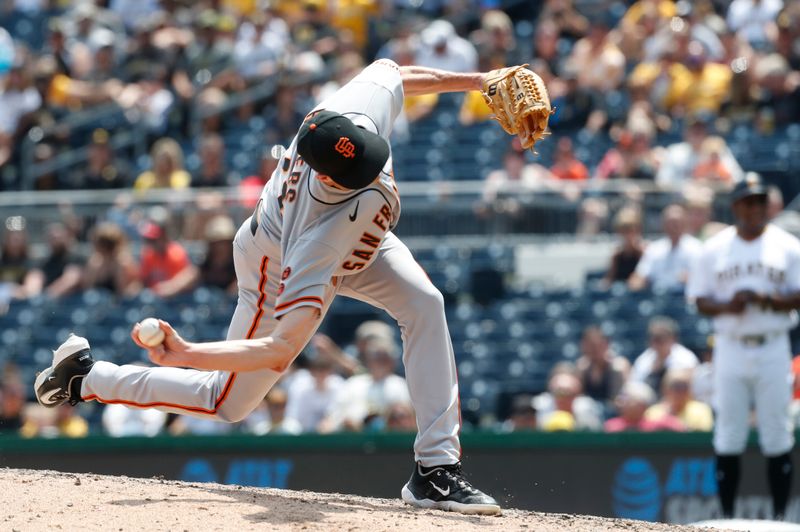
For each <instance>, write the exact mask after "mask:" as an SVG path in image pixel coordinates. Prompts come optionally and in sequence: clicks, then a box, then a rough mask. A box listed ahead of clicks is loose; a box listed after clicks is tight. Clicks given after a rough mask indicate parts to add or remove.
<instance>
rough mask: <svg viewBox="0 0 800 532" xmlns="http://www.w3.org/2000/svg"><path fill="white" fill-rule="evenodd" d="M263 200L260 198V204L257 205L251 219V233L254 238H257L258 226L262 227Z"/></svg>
mask: <svg viewBox="0 0 800 532" xmlns="http://www.w3.org/2000/svg"><path fill="white" fill-rule="evenodd" d="M262 201H263V198H259V200H258V203H256V209H255V210H254V211H253V216H251V217H250V232H251V233H252V234H253V236H256V233H258V226H259V225H261V202H262Z"/></svg>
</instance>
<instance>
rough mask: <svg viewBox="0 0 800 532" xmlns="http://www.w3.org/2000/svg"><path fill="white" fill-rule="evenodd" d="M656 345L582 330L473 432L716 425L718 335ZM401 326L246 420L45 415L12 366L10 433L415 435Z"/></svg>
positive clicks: (327, 343) (675, 331)
mask: <svg viewBox="0 0 800 532" xmlns="http://www.w3.org/2000/svg"><path fill="white" fill-rule="evenodd" d="M647 342H648V343H647V345H645V346H642V348H643V351H642V352H641V353H640V354H639V355H638V356H637V357H635V359H634V360H633V362H632V363H631V362H630V361H629V360H628V359H627V358H625V357H622V356H620V355H618V354H617V353H615V352H614V350H613V348H612V344H611V342H610V340H609V338H608V337H607V336H606V335H605V334H604V333H603V331H602V329H601V328H600V327H599V326H595V325H590V326H588V327H587V328H586V329H585V330H584V331H583V333H582V336H581V342H580V356H579V357H578V358H577V359H576V360H575V361H574V362H560V363H557V364H556V365H555V366H554V367H553V368H552V370H551V372H550V376H549V379H548V382H547V388H546V390H545V391H543V392H542V393H539V394H527V393H523V394H517V395H514V396H513V397H510V398H509V401H508V403H509V404H508V406H507V408H505V409H504V411H503V412H502V413H501V414H500V415H499V416H497V415H493V414H488V415H485V417H484V418H483V419H480V420H475V422H467V425H466V426H465V427H464V428H465V430H476V429H482V430H493V431H497V432H503V433H505V432H524V431H545V432H556V431H595V432H609V433H611V432H621V431H643V432H649V431H677V432H684V431H710V430H711V429H712V427H713V423H714V416H713V404H712V399H711V397H712V393H711V392H712V390H711V387H712V380H711V362H710V361H711V349H712V348H713V345H711V344H712V342H713V341H712V340H709V345H707V346H705V347H704V348H703V349H701V350H699V352H697V353H695V352H693V351H691V350H690V349H688V348H687V347H685V346H684V345H682V344H681V343H680V330H679V328H678V324H677V322H675V320H673V319H671V318H668V317H665V316H656V317H654V318H652V319H651V320H650V322H649V325H648V327H647ZM400 356H401V348H400V345H399V344H398V342H397V334H396V331H395V328H394V327H392V326H390V325H388V324H387V323H385V322H383V321H366V322H363V323H362V324H361V325H360V326H359V327H358V328H357V329H356V330H355V333H354V336H353V338H352V341H351V343H349V344H348V345H346V346H344V347H340V346H338V345H337V344H336V343H334V342H333V341H332V340H331V339H330V338H329V337H327V336H325V335H324V334H317V335H316V336H314V338H313V339H312V342H311V345H310V347H309V348H307V349H306V350H305V351H304V353H303V354H302V355H301V357H300V359H298V361H297V362H296V363H295V364H294V365H293V366H292V368H291V369H290V371H289V372H288V373H287V374H285V375H284V377H283V378H282V379H281V380H280V381H279V383H278V384H277V385H276V386H275V387H274V388H273V389H272V390H270V392H269V393H268V394H267V395H266V397H264V400H263V401H262V403H261V404H260V405H259V407H258V408H256V410H254V411H253V413H252V414H250V415H249V416H248V417H247V418H246V419H244V420H243V421H241V422H239V423H236V424H226V423H218V422H215V421H211V420H206V419H202V418H195V417H191V416H180V415H173V414H169V415H168V414H165V413H163V412H159V411H156V410H140V409H132V408H128V407H125V406H123V405H97V404H91V405H82V406H80V407H78V408H75V407H72V406H69V405H64V406H61V407H59V408H57V409H55V410H47V409H45V408H43V407H41V406H39V405H37V404H35V403H27V402H26V393H25V387H24V383H23V382H22V380H21V379H20V376H19V373H18V372H17V370H16V369H15V368H14V366H13V365H11V364H8V365H7V366H6V367H5V368H4V371H3V378H2V382H0V434H2V433H17V434H20V435H22V436H23V437H36V436H40V437H55V436H64V437H83V436H87V435H89V434H90V433H93V434H107V435H110V436H115V437H121V436H156V435H160V434H168V435H184V434H195V435H220V434H233V433H239V434H255V435H264V434H303V433H319V434H327V433H332V432H342V431H344V432H408V433H411V432H415V431H416V420H415V414H414V409H413V407H412V405H411V401H410V399H409V393H408V388H407V386H406V381H405V379H404V378H403V377H402V376H401V375H400V374H399V371H400V369H401V368H402V365H401V363H400ZM793 366H794V369H793V371H794V378H795V383H796V385H795V390H796V391H795V402H794V403H793V407H792V408H793V411H794V413H795V414H794V415H795V417H800V356H798V357H797V358H796V359H795V362H794V365H793Z"/></svg>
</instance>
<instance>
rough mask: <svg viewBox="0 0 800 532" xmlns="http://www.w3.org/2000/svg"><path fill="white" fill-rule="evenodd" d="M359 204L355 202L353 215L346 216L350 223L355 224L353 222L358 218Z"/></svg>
mask: <svg viewBox="0 0 800 532" xmlns="http://www.w3.org/2000/svg"><path fill="white" fill-rule="evenodd" d="M359 203H360V202H358V201H357V202H356V210H354V211H353V214H351V215H350V216H348V218H350V221H351V222H355V221H356V218H357V217H358V204H359Z"/></svg>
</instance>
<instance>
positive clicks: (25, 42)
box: [0, 0, 800, 194]
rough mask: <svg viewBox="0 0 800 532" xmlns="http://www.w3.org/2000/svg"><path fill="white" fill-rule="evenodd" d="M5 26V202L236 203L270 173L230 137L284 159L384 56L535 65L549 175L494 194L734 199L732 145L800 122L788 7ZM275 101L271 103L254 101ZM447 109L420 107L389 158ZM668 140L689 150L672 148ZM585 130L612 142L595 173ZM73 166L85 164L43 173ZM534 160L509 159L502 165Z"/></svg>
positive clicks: (798, 22)
mask: <svg viewBox="0 0 800 532" xmlns="http://www.w3.org/2000/svg"><path fill="white" fill-rule="evenodd" d="M0 22H2V23H3V28H5V29H2V30H0V172H2V177H3V180H2V186H3V188H6V189H13V188H36V189H66V188H79V189H80V188H129V187H133V188H135V189H136V190H138V191H140V192H143V191H145V190H148V189H151V188H185V187H189V186H193V187H224V186H237V185H239V184H240V182H241V181H242V179H244V178H245V177H247V176H248V175H250V174H257V173H258V172H257V167H258V164H259V160H258V158H259V157H258V154H257V153H256V154H255V155H254V154H253V152H254V151H256V152H257V151H258V150H252V149H251V150H249V151H248V150H243V151H239V150H241V148H242V146H240V145H238V143H236V140H238V139H237V135H236V132H239V133H241V132H245V131H253V132H254V133H255V144H254V145H253V146H250V148H253V147H258V146H271V145H273V144H280V143H282V144H286V143H287V142H288V141H289V140H290V139H291V137H292V136H293V134H294V132H295V131H296V128H297V127H298V124H299V122H300V120H301V119H302V117H303V116H304V115H305V113H306V112H307V110H308V109H310V108H311V106H312V105H313V104H314V103H316V102H318V101H320V100H321V99H323V98H325V97H326V96H327V95H329V94H331V92H333V91H335V90H336V89H337V88H338V87H340V86H341V85H342V84H344V83H346V82H347V81H348V80H349V79H350V78H352V76H353V75H354V74H355V73H357V72H358V71H359V70H360V69H361V68H362V67H363V66H364V65H365V64H368V63H369V62H370V61H372V60H373V59H375V58H377V57H390V58H392V59H394V60H395V61H397V62H398V63H399V64H412V63H415V64H420V65H424V66H430V67H437V68H445V69H450V70H456V71H474V70H489V69H492V68H496V67H500V66H505V65H509V64H517V63H523V62H527V63H530V64H531V68H533V69H534V70H535V71H536V72H537V73H539V74H540V75H541V76H542V77H543V78H544V81H545V83H546V85H547V87H548V88H549V92H550V96H551V100H552V103H553V105H554V106H555V108H556V114H555V115H554V116H553V117H552V119H551V129H552V131H553V133H554V134H555V135H556V137H555V139H554V140H552V141H551V142H553V144H554V147H553V148H552V150H549V151H552V152H553V153H552V158H550V157H549V156H548V158H549V159H550V160H549V161H548V162H547V164H546V165H541V164H532V165H528V166H525V165H521V164H520V162H518V161H516V162H515V161H513V160H507V161H506V164H505V169H504V170H503V171H501V172H500V173H496V174H495V175H492V176H491V178H490V179H489V182H490V183H488V184H487V186H488V188H489V189H491V190H493V191H496V190H497V189H502V188H503V187H504V185H505V184H506V183H504V181H510V182H514V183H511V184H515V183H516V185H519V186H524V187H541V186H543V185H546V186H550V187H559V188H570V187H569V186H568V185H572V186H575V185H576V183H577V184H579V183H580V182H585V181H598V180H599V181H603V180H608V179H614V178H629V179H639V180H646V181H653V182H655V183H657V184H658V185H660V186H665V187H675V186H678V185H680V184H681V183H684V182H687V181H702V182H707V183H711V184H712V185H714V186H717V187H721V188H725V187H726V186H729V185H730V184H731V183H732V182H735V181H737V180H740V179H741V178H742V175H743V171H742V168H741V167H740V165H739V164H738V163H737V161H736V159H735V157H734V156H733V154H732V153H731V150H730V149H729V147H728V146H727V144H726V140H725V135H726V134H727V133H729V132H730V131H731V130H732V129H733V128H734V127H735V126H736V125H737V124H746V125H747V126H748V127H749V128H750V129H751V130H756V131H759V132H761V133H763V134H766V135H769V134H771V133H772V132H773V131H775V130H776V129H777V128H783V127H785V126H787V125H789V124H796V123H798V121H799V120H800V103H798V102H800V98H798V96H800V72H798V68H800V45H798V42H800V40H798V36H799V35H800V29H799V28H800V3H799V2H797V1H795V0H787V1H783V0H769V1H753V0H734V1H722V0H698V1H693V2H689V1H686V0H682V1H678V2H673V1H671V0H639V1H636V2H630V1H628V2H625V1H622V0H591V1H590V0H584V1H575V2H573V1H572V0H544V1H539V2H522V1H505V2H502V1H499V0H439V1H432V2H427V1H426V2H406V1H404V0H382V1H381V0H362V1H358V2H355V1H349V0H301V1H297V2H289V1H282V0H204V1H192V2H188V1H185V0H159V1H157V0H146V1H133V0H72V1H69V0H10V1H8V2H4V3H3V6H2V7H0ZM265 84H268V85H269V84H271V85H270V86H271V87H272V90H271V91H270V92H269V93H268V94H267V96H263V95H262V96H260V97H258V96H253V97H249V96H246V95H247V94H250V92H252V91H251V89H254V88H258V87H262V86H264V85H265ZM437 100H438V98H437V97H435V96H432V97H414V98H409V99H408V100H407V101H406V105H405V112H404V113H403V116H402V117H401V119H400V120H399V123H398V125H397V127H396V131H395V135H396V138H395V141H397V142H398V143H400V145H402V141H403V139H407V136H408V124H409V123H413V122H417V121H419V120H422V119H424V118H425V117H426V116H427V115H428V114H429V113H430V112H431V111H432V110H434V109H435V108H436V106H437V105H438V102H437ZM92 111H96V112H97V113H98V114H97V115H96V116H97V117H100V118H97V119H96V120H94V121H93V120H86V121H75V120H74V118H75V117H76V116H83V117H85V116H92V114H91V113H92ZM103 113H105V114H103ZM489 119H490V112H489V109H488V107H486V105H485V103H484V102H483V99H482V98H481V96H480V95H479V94H478V93H477V92H474V93H469V94H467V95H466V96H465V97H464V98H463V101H461V103H460V109H459V110H458V121H459V122H460V124H462V126H465V127H466V126H469V125H471V124H475V123H478V122H485V121H488V120H489ZM106 123H107V124H108V125H109V128H108V131H105V130H104V131H102V132H100V133H97V132H94V129H96V128H91V127H88V126H87V124H90V125H102V124H106ZM131 126H135V127H136V132H137V135H140V136H143V137H144V138H145V139H146V144H147V146H148V147H149V155H148V156H145V157H139V158H137V160H129V159H130V151H125V150H124V149H123V150H122V153H121V154H115V150H116V149H117V146H120V145H125V143H124V142H123V141H122V140H121V138H122V137H121V135H120V133H124V132H125V131H126V130H129V129H130V128H131ZM675 131H679V132H680V131H682V132H683V133H682V134H683V137H684V139H683V140H682V141H681V142H676V143H672V144H667V145H662V144H663V142H662V140H661V139H663V138H667V139H668V138H671V137H670V136H669V134H671V133H675ZM577 132H581V134H582V135H583V136H584V137H586V136H587V135H588V136H589V137H592V136H593V135H598V136H601V137H602V139H610V140H611V141H612V143H613V145H612V147H611V148H610V149H608V150H607V152H606V153H605V154H601V156H600V158H599V161H590V159H591V157H589V156H588V155H587V153H585V150H584V149H582V148H583V147H581V149H578V148H576V147H575V146H574V145H573V141H572V139H571V136H572V135H574V134H576V133H577ZM664 135H666V136H664ZM598 138H600V137H598ZM556 139H557V140H556ZM23 140H25V141H26V142H22V141H23ZM226 144H236V145H235V146H234V145H226ZM509 144H510V142H509ZM603 144H604V143H602V142H601V143H600V145H603ZM24 145H27V146H28V147H29V148H30V149H29V150H28V152H29V153H25V152H26V150H25V149H22V146H24ZM75 150H84V151H82V152H81V153H82V155H80V156H79V157H85V160H86V163H82V164H77V165H76V164H72V165H70V166H69V167H64V168H61V167H59V165H58V164H55V165H54V168H53V169H52V170H48V169H47V168H48V167H47V165H42V164H41V163H48V162H53V161H56V160H57V159H58V158H59V156H61V155H63V154H64V153H67V152H74V151H75ZM233 150H237V155H238V154H241V155H242V157H240V158H239V159H240V160H239V161H237V162H236V163H235V164H233V166H235V168H232V167H230V165H231V164H232V161H231V152H232V151H233ZM118 155H124V156H122V157H120V156H118ZM523 156H524V154H523V153H521V152H520V151H519V150H516V152H515V150H514V147H513V145H511V148H510V150H509V154H508V155H507V159H514V158H515V157H517V158H518V157H523ZM523 158H524V157H523ZM242 159H244V160H242ZM78 160H79V161H82V160H83V159H80V158H79V159H78ZM528 160H529V161H530V160H531V159H530V157H529V158H528ZM30 163H37V164H38V165H39V166H37V169H38V170H37V171H36V172H34V177H33V179H32V180H30V179H27V178H26V179H23V175H24V174H25V172H26V171H28V170H30V168H28V165H29V164H30ZM520 166H522V168H520ZM42 168H45V169H44V170H42ZM481 177H482V176H480V175H476V176H473V178H474V179H479V178H481ZM398 178H399V179H400V180H402V179H403V176H402V175H401V176H398ZM562 182H567V183H562ZM488 193H489V194H491V192H488Z"/></svg>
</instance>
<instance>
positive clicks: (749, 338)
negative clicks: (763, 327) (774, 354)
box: [739, 334, 767, 347]
mask: <svg viewBox="0 0 800 532" xmlns="http://www.w3.org/2000/svg"><path fill="white" fill-rule="evenodd" d="M739 342H740V343H742V344H744V345H747V346H750V347H761V346H762V345H764V344H766V343H767V335H766V334H745V335H744V336H739Z"/></svg>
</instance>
